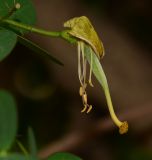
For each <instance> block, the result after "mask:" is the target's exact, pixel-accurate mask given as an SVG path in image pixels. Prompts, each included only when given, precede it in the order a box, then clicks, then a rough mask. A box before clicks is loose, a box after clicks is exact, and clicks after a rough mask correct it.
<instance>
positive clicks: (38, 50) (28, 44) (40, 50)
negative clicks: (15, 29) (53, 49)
mask: <svg viewBox="0 0 152 160" xmlns="http://www.w3.org/2000/svg"><path fill="white" fill-rule="evenodd" d="M18 41H19V42H20V43H21V44H22V45H24V46H26V47H27V48H29V49H31V50H32V51H34V52H36V53H38V54H39V55H41V56H43V57H45V58H48V59H50V60H52V61H53V62H55V63H57V64H59V65H62V66H63V63H62V62H61V61H59V60H58V59H56V58H55V57H53V56H52V55H50V53H49V52H48V51H46V50H45V49H43V48H41V47H39V46H38V45H37V44H35V43H33V42H31V41H30V40H28V39H26V38H24V37H22V36H20V35H18Z"/></svg>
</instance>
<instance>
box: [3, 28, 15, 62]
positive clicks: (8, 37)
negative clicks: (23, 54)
mask: <svg viewBox="0 0 152 160" xmlns="http://www.w3.org/2000/svg"><path fill="white" fill-rule="evenodd" d="M16 41H17V35H16V34H15V33H13V32H12V31H8V30H5V29H0V61H2V60H3V59H4V58H5V57H6V56H8V55H9V54H10V52H11V51H12V49H13V48H14V47H15V44H16Z"/></svg>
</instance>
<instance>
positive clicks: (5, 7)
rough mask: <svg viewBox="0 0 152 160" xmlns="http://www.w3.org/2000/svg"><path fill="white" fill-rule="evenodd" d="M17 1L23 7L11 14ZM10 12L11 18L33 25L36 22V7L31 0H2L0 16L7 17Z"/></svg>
mask: <svg viewBox="0 0 152 160" xmlns="http://www.w3.org/2000/svg"><path fill="white" fill-rule="evenodd" d="M16 3H19V4H20V6H21V7H20V9H18V10H16V11H14V12H13V14H11V11H12V9H13V8H14V7H15V4H16ZM10 14H11V16H10V19H13V20H16V21H19V22H22V23H25V24H30V25H32V24H35V22H36V12H35V8H34V6H33V4H32V2H31V1H30V0H0V17H5V16H6V17H7V16H8V15H10Z"/></svg>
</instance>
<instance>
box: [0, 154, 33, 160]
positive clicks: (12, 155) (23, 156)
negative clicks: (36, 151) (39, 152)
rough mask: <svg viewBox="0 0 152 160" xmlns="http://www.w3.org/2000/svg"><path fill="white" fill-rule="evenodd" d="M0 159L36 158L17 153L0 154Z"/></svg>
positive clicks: (28, 159) (23, 159) (26, 159)
mask: <svg viewBox="0 0 152 160" xmlns="http://www.w3.org/2000/svg"><path fill="white" fill-rule="evenodd" d="M0 160H36V159H35V157H32V156H25V155H22V154H18V153H13V154H9V155H6V156H0Z"/></svg>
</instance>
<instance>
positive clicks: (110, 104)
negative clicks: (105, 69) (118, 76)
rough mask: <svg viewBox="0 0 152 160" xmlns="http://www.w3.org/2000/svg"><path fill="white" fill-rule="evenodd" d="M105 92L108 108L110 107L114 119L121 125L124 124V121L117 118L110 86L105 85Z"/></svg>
mask: <svg viewBox="0 0 152 160" xmlns="http://www.w3.org/2000/svg"><path fill="white" fill-rule="evenodd" d="M104 92H105V96H106V100H107V105H108V108H109V112H110V115H111V117H112V119H113V121H114V123H115V124H116V125H117V126H118V127H120V126H121V125H122V122H121V121H120V120H119V119H118V118H117V116H116V114H115V112H114V109H113V105H112V101H111V96H110V92H109V88H108V87H105V88H104Z"/></svg>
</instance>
